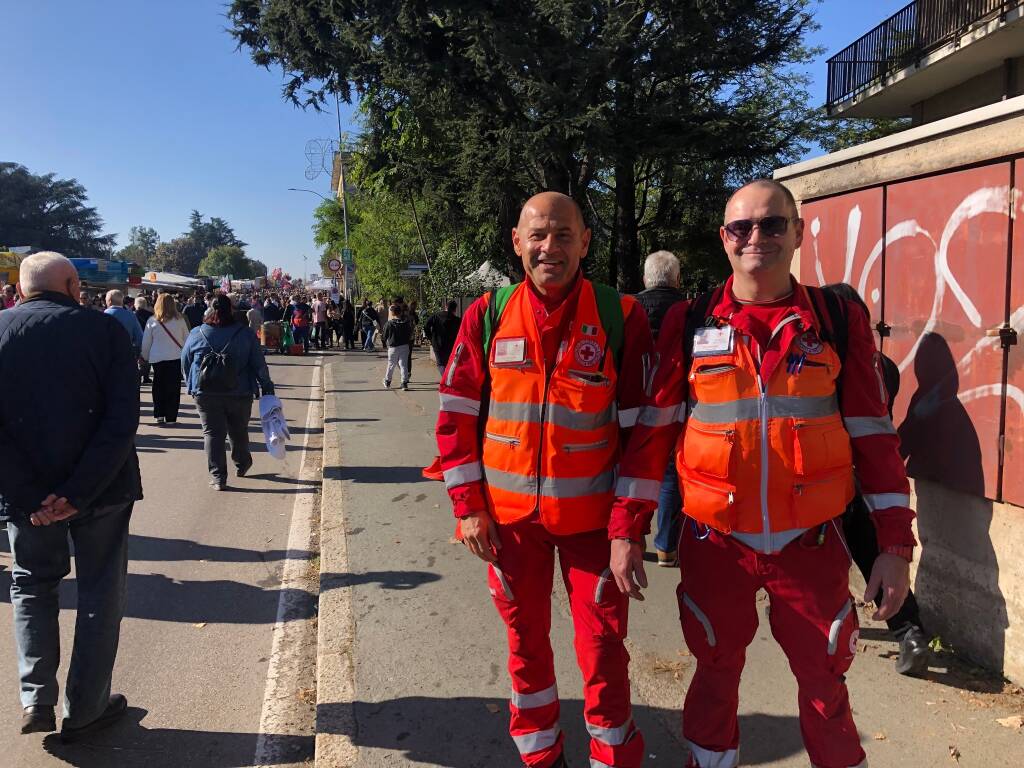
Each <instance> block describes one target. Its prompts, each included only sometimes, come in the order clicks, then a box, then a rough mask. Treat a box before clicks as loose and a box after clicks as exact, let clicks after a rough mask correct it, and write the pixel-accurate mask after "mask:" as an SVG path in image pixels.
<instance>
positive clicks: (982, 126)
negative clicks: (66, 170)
mask: <svg viewBox="0 0 1024 768" xmlns="http://www.w3.org/2000/svg"><path fill="white" fill-rule="evenodd" d="M1021 157H1024V97H1018V98H1015V99H1012V100H1008V101H1004V102H1001V103H999V104H995V105H990V106H987V107H984V108H981V109H978V110H975V111H973V112H969V113H966V114H963V115H958V116H956V117H953V118H948V119H945V120H940V121H938V122H936V123H932V124H930V125H925V126H922V127H920V128H914V129H911V130H909V131H905V132H903V133H902V134H898V135H896V136H893V137H888V138H886V139H881V140H879V141H875V142H870V143H869V144H865V145H862V146H860V147H855V148H853V149H850V150H845V151H843V152H839V153H835V154H833V155H829V156H825V157H823V158H816V159H814V160H811V161H807V162H804V163H800V164H798V165H795V166H790V167H788V168H783V169H780V170H779V171H777V172H776V174H775V177H776V178H777V179H779V180H780V181H782V182H783V183H785V184H786V185H787V186H789V188H790V189H791V190H792V191H793V193H794V195H795V196H796V198H797V200H798V201H800V204H801V210H802V212H803V214H804V218H805V222H806V229H805V233H806V234H805V242H804V253H803V254H798V255H797V258H796V259H795V260H794V272H795V273H796V274H797V275H799V276H800V277H801V279H802V280H803V281H804V282H814V283H818V282H822V283H824V282H833V281H836V280H840V279H843V278H846V279H847V281H848V282H853V283H854V284H855V285H856V284H857V283H858V282H860V283H863V285H864V288H865V290H864V293H865V299H866V300H868V302H869V305H870V306H871V308H872V314H873V316H875V319H878V316H879V315H878V314H877V313H880V312H881V311H882V309H883V307H884V308H885V312H886V321H887V322H890V323H893V324H894V325H895V324H896V323H897V322H901V323H902V325H903V328H902V329H898V328H894V331H893V336H892V337H890V338H887V339H886V340H885V341H884V344H883V347H884V348H885V349H886V350H887V351H888V352H889V353H890V354H892V355H894V357H895V358H899V359H897V362H898V363H901V369H902V370H903V386H902V387H901V395H900V397H901V400H900V401H898V402H900V403H901V405H900V407H898V408H897V409H896V413H895V419H894V420H895V422H896V424H897V427H898V428H902V427H903V423H901V422H903V419H904V417H905V416H906V415H907V414H908V413H911V412H913V410H914V408H915V400H913V399H911V393H912V394H913V396H914V397H915V398H916V397H918V396H920V395H922V393H924V394H928V391H926V390H927V386H926V383H925V382H924V381H923V380H921V379H920V378H919V375H920V373H921V369H919V367H918V365H917V363H916V362H915V357H914V355H915V354H917V353H918V352H920V350H921V348H919V347H918V346H916V345H915V346H913V348H910V347H909V344H908V341H907V340H908V339H909V340H910V341H913V339H914V338H918V339H920V338H922V337H923V336H924V335H925V334H929V333H932V334H944V335H945V340H947V341H948V342H949V345H948V350H947V351H951V352H952V355H951V356H950V357H949V360H950V361H951V363H952V364H954V365H955V368H953V370H952V371H951V372H950V373H951V374H952V376H953V379H954V380H955V378H956V376H959V379H960V385H961V387H960V391H959V392H958V391H957V389H956V387H955V386H954V388H953V389H952V394H946V395H943V397H945V398H949V400H948V403H943V404H942V405H943V406H945V405H948V406H949V413H948V414H947V415H948V416H949V418H947V417H946V416H944V415H943V414H941V413H940V414H937V415H936V414H933V415H935V416H936V418H937V419H938V420H937V421H934V424H933V425H932V427H931V429H933V430H934V431H930V432H928V434H930V435H932V437H931V439H930V442H931V443H932V444H933V445H932V446H931V448H930V449H929V450H928V451H927V452H926V453H925V455H926V457H927V460H926V461H925V462H924V467H923V469H921V471H915V472H912V474H916V475H917V479H916V480H915V481H914V483H913V485H914V495H913V498H912V503H913V505H914V507H915V509H916V511H917V514H918V521H917V525H918V535H919V540H920V542H921V544H922V546H921V547H920V549H919V551H918V561H917V562H916V563H915V564H914V568H913V577H914V588H915V591H916V592H917V594H918V597H919V602H920V603H921V605H922V611H923V618H924V621H925V623H926V626H927V628H928V629H929V630H930V631H931V632H933V633H936V634H939V635H941V636H942V638H943V641H944V642H945V643H947V644H949V645H952V647H954V648H956V649H957V650H958V651H960V652H962V653H964V654H965V655H966V656H967V657H969V658H971V659H973V660H975V661H977V662H978V663H980V664H982V665H984V666H986V667H988V668H990V669H993V670H997V671H1000V672H1002V673H1003V674H1004V675H1005V676H1006V677H1008V678H1010V679H1011V680H1013V681H1015V682H1017V683H1024V555H1022V554H1021V553H1024V508H1022V507H1021V506H1015V505H1014V504H1011V503H1005V502H997V501H993V500H992V499H993V498H996V497H997V496H998V495H999V494H998V493H997V491H996V490H995V489H996V488H997V487H998V484H999V482H1000V478H1001V480H1002V481H1005V485H1004V486H1003V488H1002V493H1003V495H1004V496H1006V494H1007V493H1008V491H1007V488H1011V491H1010V492H1009V496H1010V497H1011V498H1014V500H1015V501H1017V502H1018V504H1019V503H1021V502H1020V498H1018V497H1019V495H1020V487H1017V490H1016V491H1013V490H1012V487H1014V484H1015V483H1017V480H1016V478H1017V476H1018V475H1020V468H1021V467H1022V466H1024V464H1022V462H1021V458H1020V457H1021V456H1022V451H1024V431H1021V424H1020V423H1018V422H1021V423H1024V402H1018V400H1024V391H1022V397H1021V398H1017V397H1016V395H1015V393H1014V392H1010V394H1011V397H1009V398H1008V397H1007V392H1009V390H1013V389H1015V387H1014V386H1012V385H1013V383H1014V382H1015V381H1017V382H1018V383H1019V379H1018V378H1016V377H1019V376H1021V375H1024V373H1022V370H1024V364H1022V361H1024V348H1022V347H1021V346H1017V347H1012V348H1011V350H1010V352H1009V353H1008V359H1009V370H1010V384H1011V387H1010V388H1009V389H1008V390H1004V389H1003V388H1002V387H1001V386H1000V385H999V384H995V385H991V386H982V387H975V385H974V383H973V382H971V381H970V377H972V376H980V375H982V374H981V373H979V370H981V369H985V370H988V371H989V372H990V373H991V371H998V370H1000V369H1001V360H1002V358H1001V357H1000V356H1001V355H1002V354H1003V352H1002V350H1000V349H999V346H998V344H997V343H996V342H994V341H991V340H989V341H988V342H986V341H985V339H986V337H985V331H986V330H987V329H988V328H989V327H991V326H992V325H993V324H997V323H998V321H1000V320H1001V319H1002V318H1004V317H1006V316H1007V313H1006V309H1005V306H1004V303H1005V287H1006V285H1007V283H1008V282H1009V281H1010V279H1011V270H1009V268H1008V264H1007V261H1008V255H1009V251H1010V249H1009V247H1008V244H1009V242H1010V241H1008V239H1007V238H1008V232H1007V229H1008V227H1007V224H1008V223H1009V221H1010V217H1012V220H1013V222H1014V224H1015V229H1012V230H1011V231H1012V232H1013V241H1012V244H1013V249H1012V250H1013V260H1015V261H1017V263H1018V265H1019V264H1022V263H1024V224H1022V221H1024V207H1022V199H1024V165H1022V164H1021V163H1020V161H1019V160H1018V158H1021ZM1011 166H1013V167H1015V168H1016V169H1017V172H1016V178H1015V183H1014V187H1015V189H1012V190H1011V189H1010V188H1009V187H1008V186H1006V185H1007V184H1008V181H1009V178H1010V168H1011ZM965 167H970V168H971V170H969V171H967V170H965ZM933 174H934V175H933ZM1002 174H1005V176H1004V175H1002ZM914 179H916V180H917V181H916V182H911V183H906V182H908V181H910V180H914ZM978 179H980V180H981V181H980V186H981V189H975V186H978V184H976V183H975V181H976V180H978ZM997 179H1004V180H1002V181H999V180H997ZM958 185H959V186H958ZM1000 185H1002V186H1000ZM960 190H962V191H963V192H964V193H965V194H961V191H960ZM979 192H980V193H983V194H982V196H981V197H984V196H985V195H987V196H988V197H989V198H990V199H995V198H998V197H999V195H1000V194H1001V195H1002V198H1001V199H1003V200H1006V206H1005V209H1004V210H1001V211H994V210H992V209H991V208H990V209H989V210H982V208H983V206H979V204H978V203H979V201H981V197H979V195H978V193H979ZM943 195H946V196H949V197H950V198H951V199H950V201H948V202H947V201H945V200H944V199H943ZM960 197H964V200H963V202H960ZM952 198H955V200H954V199H952ZM968 198H970V201H969V200H968ZM971 201H973V202H971ZM844 205H845V206H846V207H845V208H844V207H843V206H844ZM946 205H949V206H951V210H952V211H953V213H954V214H955V213H957V212H959V214H962V215H961V216H960V218H958V217H957V215H951V213H950V211H947V210H944V209H943V210H941V211H933V210H932V209H933V208H938V207H942V206H946ZM965 206H966V207H965ZM972 206H973V209H972V210H969V211H968V210H966V209H967V208H972ZM908 210H909V211H910V212H909V213H908ZM883 211H884V212H885V213H883ZM897 211H899V213H897ZM847 214H849V215H847ZM885 214H888V219H886V216H885ZM931 218H934V219H935V221H934V222H932V221H930V219H931ZM812 219H813V220H814V221H812ZM904 219H909V220H911V221H912V222H913V224H912V227H911V228H912V229H916V232H917V234H914V233H910V235H909V236H908V234H907V233H906V232H903V233H902V234H894V232H893V228H894V227H896V226H900V225H905V224H906V223H907V222H906V221H904ZM872 228H874V229H872ZM902 228H903V229H904V230H906V229H907V227H906V226H903V227H902ZM883 229H885V230H887V231H888V237H885V236H883V235H882V232H883ZM829 230H831V231H829ZM1000 232H1001V233H1002V234H1001V235H1000ZM869 235H870V236H869ZM1000 238H1001V239H1000ZM997 241H998V242H997ZM879 251H880V252H881V255H880V257H879V254H878V252H879ZM999 265H1001V269H1002V271H1001V272H998V271H996V267H999ZM883 272H884V274H885V275H886V277H885V280H884V281H883V280H882V279H881V273H883ZM1012 275H1013V283H1012V285H1013V291H1012V296H1011V301H1012V306H1011V307H1010V313H1009V317H1008V319H1009V320H1010V321H1011V322H1012V323H1013V324H1014V325H1015V326H1016V325H1019V324H1021V323H1022V322H1024V306H1021V310H1020V311H1016V310H1015V308H1016V307H1017V306H1018V305H1019V304H1024V298H1022V296H1024V290H1022V289H1024V267H1021V266H1017V267H1016V268H1015V269H1013V270H1012ZM997 283H998V285H996V284H997ZM953 285H956V288H955V289H954V288H951V286H953ZM879 289H882V290H879ZM990 289H991V290H990ZM915 292H917V293H922V294H926V295H925V296H924V298H923V299H922V300H921V301H920V302H918V306H916V307H912V311H910V312H908V309H907V308H908V306H910V305H912V304H914V299H913V294H914V293H915ZM943 292H944V297H943ZM933 294H934V295H935V300H934V301H933V299H932V296H933ZM886 304H888V305H887V306H886ZM970 306H974V307H975V308H976V310H977V314H978V315H979V316H978V317H976V318H975V321H972V320H971V313H970V311H968V307H970ZM929 311H930V312H931V316H930V317H929V315H928V313H929ZM900 312H902V315H903V316H902V318H900V320H899V321H897V320H895V319H893V317H894V315H896V314H899V313H900ZM914 313H919V314H920V316H917V315H915V314H914ZM901 330H902V332H903V334H904V338H903V339H902V340H901V339H900V337H899V333H900V331H901ZM1022 330H1024V326H1022V328H1020V329H1018V332H1021V331H1022ZM1022 342H1024V337H1022ZM904 353H906V354H905V355H904ZM956 361H959V362H956ZM925 367H926V366H925ZM984 375H986V376H987V375H989V374H988V373H986V374H984ZM946 381H947V383H948V379H947V380H946ZM995 381H996V382H998V381H999V378H998V376H997V377H996V378H995ZM968 387H971V389H970V390H969V391H968ZM915 390H916V392H915ZM928 399H929V398H927V397H924V398H921V399H920V401H919V402H918V407H922V406H924V402H925V401H927V400H928ZM908 400H909V401H910V402H909V403H908ZM931 405H935V403H934V402H932V403H931ZM1000 405H1001V406H1002V409H1003V412H1004V413H1005V414H1006V424H1005V427H1002V425H1001V423H1000V421H999V418H998V417H999V413H1000ZM954 411H955V413H954ZM940 417H941V418H940ZM953 417H955V418H953ZM993 418H994V419H995V421H994V426H993ZM907 420H908V421H909V418H908V419H907ZM953 423H955V424H957V425H959V426H960V427H962V428H963V429H964V430H965V435H967V436H971V435H973V451H974V453H973V454H972V447H971V443H970V441H967V440H963V439H960V438H957V437H956V436H954V435H953V433H952V432H950V431H949V429H951V428H952V427H951V426H950V425H951V424H953ZM1000 428H1003V430H1004V431H1003V434H1004V435H1005V443H1006V444H1005V451H1006V453H1005V461H1004V462H1003V463H1002V464H1000V462H999V458H998V457H999V455H1000V445H1001V443H1002V438H1000V431H999V430H1000ZM902 431H903V430H902V429H901V432H902ZM919 442H920V441H919ZM925 442H928V441H925ZM993 457H995V458H993ZM911 460H912V461H913V457H911ZM929 460H930V461H931V462H932V463H939V464H942V469H940V470H938V471H931V472H929V471H928V469H929V467H928V466H927V464H928V461H929ZM972 462H976V463H978V464H979V465H980V464H982V463H983V464H984V465H985V467H986V468H987V469H986V472H987V474H986V475H985V476H982V475H980V474H979V473H977V472H974V471H971V472H969V473H967V474H969V475H970V478H972V479H973V484H969V485H970V487H972V488H976V489H977V490H975V491H974V492H965V491H964V490H963V487H964V485H965V484H964V483H960V489H959V490H954V488H953V487H952V486H953V485H956V483H952V482H949V481H947V480H945V479H944V478H947V477H948V476H950V475H953V474H956V473H957V471H958V470H957V468H958V467H959V466H960V465H968V464H972ZM921 466H922V464H921V462H920V460H919V469H920V468H921ZM993 466H994V467H995V468H996V473H995V474H993V471H992V467H993ZM932 469H933V470H934V469H935V468H932ZM926 478H930V479H926ZM986 496H988V498H986Z"/></svg>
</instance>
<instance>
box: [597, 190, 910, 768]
mask: <svg viewBox="0 0 1024 768" xmlns="http://www.w3.org/2000/svg"><path fill="white" fill-rule="evenodd" d="M720 234H721V239H722V245H723V246H724V249H725V252H726V255H727V256H728V258H729V263H730V264H731V266H732V270H733V274H732V276H731V277H730V278H729V279H728V280H727V281H726V283H725V286H724V287H723V288H721V289H717V290H716V291H715V292H713V293H712V294H711V295H710V296H709V297H702V298H701V299H697V300H695V301H694V302H693V303H692V304H687V303H681V304H677V305H676V306H674V307H673V308H672V309H671V310H670V311H669V313H668V314H667V315H666V316H665V319H664V321H663V323H662V327H661V333H660V335H659V338H658V352H659V354H660V364H659V366H658V368H657V372H656V375H655V379H654V382H653V388H652V397H651V399H650V401H649V402H648V404H647V405H646V406H645V407H644V410H643V412H642V413H641V416H640V419H639V420H638V424H637V427H636V431H635V432H634V434H633V436H632V437H631V439H630V442H629V445H628V447H627V451H626V453H625V455H624V456H623V459H622V462H621V465H620V474H619V479H618V485H617V489H616V493H617V495H618V497H617V499H616V501H615V504H614V507H613V511H612V517H611V521H610V523H609V536H610V537H611V538H612V539H613V541H612V557H611V569H612V573H613V576H614V578H615V581H616V584H617V585H618V586H619V588H620V589H621V590H622V591H624V592H626V593H628V594H630V595H631V596H634V597H639V595H640V591H639V586H638V584H639V585H645V584H646V578H645V576H644V574H643V559H642V552H641V551H640V545H639V544H638V542H639V540H640V537H641V536H642V535H643V533H644V532H645V531H646V530H647V527H648V525H649V522H650V519H651V515H652V511H653V509H654V507H655V504H656V502H657V498H658V488H659V485H660V482H659V481H660V479H661V475H660V473H659V472H658V471H657V468H659V467H662V466H664V465H665V461H666V458H667V457H668V456H669V454H670V453H672V452H674V454H675V461H676V467H677V469H678V471H679V477H680V488H681V491H682V496H683V511H684V515H685V517H684V520H683V533H682V535H681V536H680V543H679V559H680V561H681V562H683V563H685V567H684V568H683V571H682V579H681V583H680V585H679V587H678V590H677V594H678V601H679V609H680V618H681V622H682V627H683V634H684V636H685V638H686V643H687V646H688V647H689V649H690V650H691V652H692V653H693V655H694V657H695V658H696V660H697V669H696V672H695V673H694V677H693V680H692V682H691V683H690V687H689V690H688V692H687V697H686V703H685V706H684V711H683V724H684V725H683V731H684V736H685V738H686V740H687V742H688V743H689V746H690V750H691V754H690V762H689V763H688V765H689V766H698V767H699V768H712V767H714V768H732V767H733V766H735V765H737V764H738V759H739V758H738V747H739V725H738V720H737V708H738V703H739V681H740V674H741V672H742V670H743V666H744V661H745V653H746V647H747V645H749V644H750V642H751V640H752V639H753V638H754V635H755V633H756V631H757V626H758V619H757V611H756V595H757V592H758V591H759V590H761V589H764V590H765V591H766V592H767V593H768V596H769V599H770V623H771V630H772V634H773V635H774V637H775V639H776V640H777V641H778V643H779V644H780V645H781V646H782V649H783V651H784V652H785V653H786V656H787V657H788V659H789V663H790V668H791V669H792V670H793V673H794V675H795V676H796V679H797V684H798V689H799V693H798V703H799V710H800V727H801V732H802V734H803V738H804V744H805V746H806V748H807V752H808V755H809V757H810V760H811V763H812V765H814V766H818V768H852V767H853V766H862V765H866V762H865V754H864V751H863V750H862V749H861V746H860V739H859V737H858V735H857V728H856V726H855V725H854V722H853V716H852V713H851V709H850V702H849V696H848V693H847V689H846V684H845V678H844V674H845V673H846V671H847V670H848V669H849V666H850V664H851V662H852V661H853V658H854V656H855V655H856V650H857V637H858V634H859V627H858V622H857V610H856V607H855V604H854V601H853V598H852V597H851V596H850V592H849V582H848V573H849V567H850V556H849V552H848V550H847V548H846V543H845V541H844V539H843V534H842V523H841V520H840V518H841V515H842V513H843V510H844V509H845V508H846V505H847V503H848V502H849V501H850V499H851V498H852V497H853V495H854V487H855V484H856V486H857V487H859V489H860V492H861V493H862V494H863V497H864V499H865V501H866V503H867V505H868V506H869V508H870V509H871V516H872V520H873V522H874V525H875V527H876V529H877V532H878V542H879V547H880V551H881V552H882V554H880V555H879V557H878V560H877V561H876V563H875V566H874V568H873V570H872V573H871V578H870V579H869V583H868V587H867V592H866V594H865V596H864V600H865V601H870V600H873V599H874V598H875V595H876V594H877V593H878V590H879V588H881V590H882V593H883V599H882V601H881V604H880V606H879V608H878V610H877V611H876V612H875V614H874V616H873V618H874V619H875V620H882V619H886V618H888V617H889V616H891V615H893V614H894V613H895V612H896V611H897V610H898V609H899V607H900V605H901V604H902V602H903V599H904V597H905V596H906V593H907V589H908V585H909V563H910V560H911V559H912V555H913V547H914V545H915V541H914V537H913V534H912V533H911V520H912V519H913V512H912V511H911V510H910V508H909V495H908V493H909V486H908V483H907V478H906V472H905V470H904V467H903V462H902V461H901V459H900V457H899V451H898V447H899V443H898V439H897V437H896V432H895V430H894V429H893V426H892V422H891V420H890V419H889V416H888V412H887V407H886V398H885V389H884V387H883V385H882V379H881V372H880V369H879V356H878V353H877V350H876V348H875V343H874V338H873V336H872V333H871V329H870V326H869V324H868V317H867V315H866V313H865V312H864V311H863V309H862V308H861V307H859V306H857V305H855V304H853V303H852V302H846V303H845V304H841V303H840V300H839V299H833V298H832V297H830V296H827V295H825V294H824V293H822V292H821V291H820V289H817V288H811V287H809V286H804V285H801V284H799V283H798V282H797V281H796V280H794V279H793V277H792V275H791V274H790V266H791V263H792V260H793V253H794V251H795V250H796V248H798V247H799V246H800V243H801V240H802V238H803V221H802V220H801V219H800V218H799V216H798V213H797V210H796V204H795V202H794V200H793V197H792V195H791V194H790V192H789V191H788V190H787V189H786V188H785V187H784V186H782V185H781V184H779V183H777V182H775V181H770V180H757V181H754V182H751V183H750V184H747V185H746V186H744V187H742V188H741V189H740V190H738V191H737V192H736V193H735V194H734V195H733V196H732V198H731V199H730V200H729V203H728V205H727V206H726V212H725V223H724V224H723V226H722V228H721V230H720ZM829 306H831V307H833V308H834V309H835V312H833V311H832V310H830V309H829ZM837 318H841V321H842V322H843V323H844V325H845V334H844V333H842V330H843V329H840V333H839V334H837V333H836V332H835V328H836V327H837V326H836V322H837V321H838V320H837ZM840 339H842V340H843V341H842V342H840Z"/></svg>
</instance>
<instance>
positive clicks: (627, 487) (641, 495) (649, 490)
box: [615, 477, 661, 501]
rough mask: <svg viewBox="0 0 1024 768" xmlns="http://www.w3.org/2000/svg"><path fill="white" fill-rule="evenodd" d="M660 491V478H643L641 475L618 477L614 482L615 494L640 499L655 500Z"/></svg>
mask: <svg viewBox="0 0 1024 768" xmlns="http://www.w3.org/2000/svg"><path fill="white" fill-rule="evenodd" d="M660 491H661V480H645V479H644V478H642V477H620V478H619V481H618V482H617V483H616V484H615V495H616V496H624V497H626V498H629V499H640V500H641V501H657V500H658V493H659V492H660Z"/></svg>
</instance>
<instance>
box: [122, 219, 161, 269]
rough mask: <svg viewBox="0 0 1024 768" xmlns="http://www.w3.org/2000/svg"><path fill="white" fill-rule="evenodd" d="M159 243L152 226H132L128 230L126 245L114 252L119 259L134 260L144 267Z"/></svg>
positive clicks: (158, 237)
mask: <svg viewBox="0 0 1024 768" xmlns="http://www.w3.org/2000/svg"><path fill="white" fill-rule="evenodd" d="M159 245H160V235H159V234H157V231H156V230H155V229H153V228H152V227H132V228H131V229H130V230H129V231H128V245H126V246H125V247H124V248H122V249H121V250H119V251H117V253H115V254H114V258H115V259H118V260H119V261H134V262H135V263H136V264H140V265H142V266H144V267H146V266H149V262H150V259H152V258H153V255H154V254H155V253H156V249H157V246H159Z"/></svg>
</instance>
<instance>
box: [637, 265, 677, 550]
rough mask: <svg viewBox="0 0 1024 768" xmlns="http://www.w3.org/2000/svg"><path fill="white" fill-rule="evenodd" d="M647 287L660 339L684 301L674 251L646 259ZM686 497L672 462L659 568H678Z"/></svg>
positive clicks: (662, 511) (664, 487)
mask: <svg viewBox="0 0 1024 768" xmlns="http://www.w3.org/2000/svg"><path fill="white" fill-rule="evenodd" d="M644 288H645V289H646V290H643V291H641V292H640V293H638V294H637V295H636V298H637V301H639V302H640V305H641V306H642V307H643V308H644V311H645V312H647V322H648V323H649V324H650V326H651V335H652V336H653V337H654V340H655V341H657V340H658V331H659V330H661V320H662V318H664V317H665V313H666V312H668V310H669V307H671V306H672V305H673V304H675V303H676V302H678V301H682V300H683V294H682V293H680V291H679V259H677V258H676V256H675V254H674V253H672V252H671V251H655V252H654V253H652V254H651V255H650V256H648V257H647V258H646V259H645V260H644ZM682 504H683V502H682V498H681V497H680V495H679V478H678V477H676V465H675V461H674V459H673V460H670V461H669V463H668V467H667V468H666V469H665V478H664V479H663V480H662V483H661V492H660V493H659V494H658V535H657V536H655V537H654V549H655V551H656V552H657V555H658V565H660V566H662V567H664V568H672V567H675V566H676V565H678V563H679V558H678V557H677V555H676V542H678V540H679V520H680V517H681V515H682Z"/></svg>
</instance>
